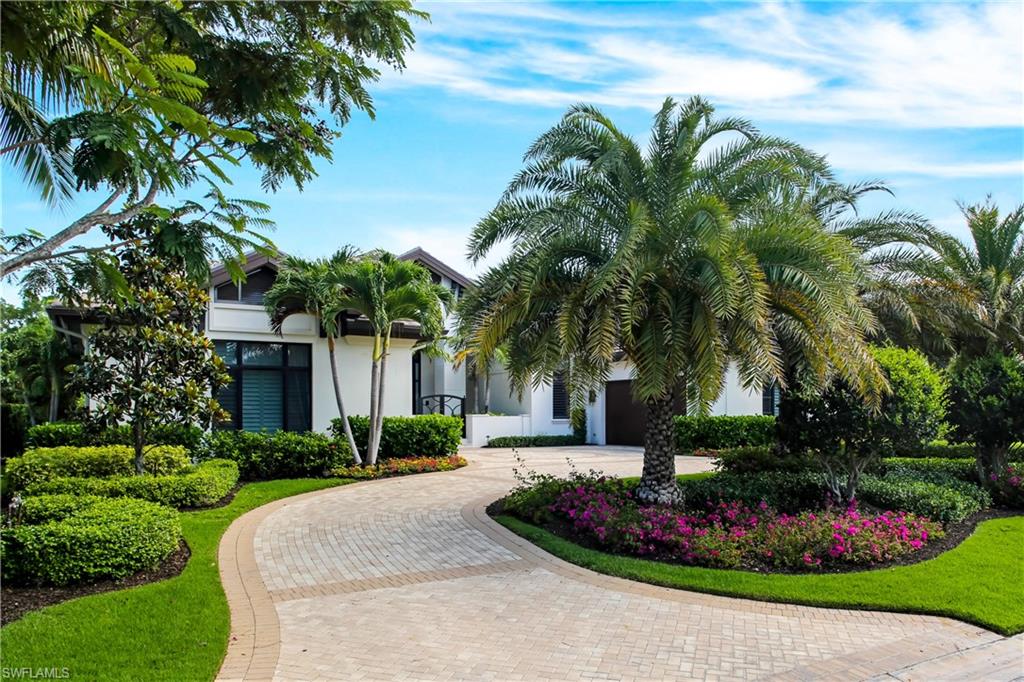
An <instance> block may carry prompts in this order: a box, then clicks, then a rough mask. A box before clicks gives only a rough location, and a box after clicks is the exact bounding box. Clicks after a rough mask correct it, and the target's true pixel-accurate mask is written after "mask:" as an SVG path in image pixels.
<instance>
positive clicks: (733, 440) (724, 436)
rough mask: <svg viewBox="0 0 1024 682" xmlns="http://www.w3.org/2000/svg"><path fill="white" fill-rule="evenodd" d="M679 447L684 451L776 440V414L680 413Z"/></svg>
mask: <svg viewBox="0 0 1024 682" xmlns="http://www.w3.org/2000/svg"><path fill="white" fill-rule="evenodd" d="M675 421H676V447H677V448H679V450H680V451H683V452H689V451H691V450H700V449H710V450H720V449H722V448H738V447H744V446H749V445H771V444H772V443H773V442H774V441H775V417H772V416H765V415H739V416H718V417H691V416H683V415H680V416H677V417H676V418H675Z"/></svg>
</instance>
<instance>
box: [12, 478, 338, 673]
mask: <svg viewBox="0 0 1024 682" xmlns="http://www.w3.org/2000/svg"><path fill="white" fill-rule="evenodd" d="M349 482H351V481H348V480H345V479H336V478H335V479H294V480H281V481H266V482H261V483H250V484H248V485H246V486H245V487H243V488H242V489H241V490H239V491H238V494H237V495H235V498H234V500H232V501H231V504H229V505H227V506H225V507H220V508H218V509H209V510H206V511H197V512H187V513H183V514H182V527H183V530H184V534H185V539H186V540H187V541H188V544H189V547H190V548H191V550H192V557H191V558H190V560H189V562H188V565H187V566H186V567H185V570H184V571H183V572H182V573H181V575H179V576H178V577H176V578H171V579H170V580H165V581H162V582H158V583H151V584H149V585H143V586H141V587H136V588H132V589H128V590H121V591H117V592H107V593H104V594H97V595H91V596H88V597H83V598H81V599H75V600H73V601H68V602H64V603H63V604H57V605H56V606H51V607H49V608H46V609H42V610H40V611H36V612H34V613H30V614H28V615H27V616H25V617H24V618H23V619H21V620H19V621H15V622H14V623H11V624H10V625H8V626H7V627H4V628H3V629H0V652H2V663H3V666H4V668H5V669H6V668H67V669H68V672H69V673H70V677H71V678H72V679H81V680H99V679H102V680H212V679H213V677H214V676H215V675H216V674H217V670H218V669H219V668H220V664H221V661H222V660H223V658H224V652H225V650H226V649H227V643H228V633H229V630H230V614H229V612H228V604H227V601H226V600H225V598H224V590H223V589H222V588H221V584H220V575H219V573H218V569H217V545H218V543H219V542H220V537H221V535H222V534H223V533H224V531H225V529H227V527H228V526H229V525H230V524H231V522H232V521H234V520H235V518H237V517H239V516H241V515H242V514H244V513H245V512H247V511H249V510H250V509H255V508H256V507H259V506H261V505H264V504H266V503H268V502H272V501H274V500H277V499H280V498H282V497H289V496H291V495H297V494H299V493H304V492H309V491H311V490H320V489H322V488H329V487H332V486H337V485H342V484H345V483H349Z"/></svg>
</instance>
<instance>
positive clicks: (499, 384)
mask: <svg viewBox="0 0 1024 682" xmlns="http://www.w3.org/2000/svg"><path fill="white" fill-rule="evenodd" d="M495 364H496V365H497V363H495ZM490 407H491V412H496V413H498V414H529V412H530V392H529V391H526V392H525V393H523V397H522V399H519V397H518V396H516V394H515V391H513V390H512V384H511V383H510V382H509V378H508V372H506V371H505V370H504V369H502V368H500V367H496V368H495V369H494V370H492V371H491V405H490Z"/></svg>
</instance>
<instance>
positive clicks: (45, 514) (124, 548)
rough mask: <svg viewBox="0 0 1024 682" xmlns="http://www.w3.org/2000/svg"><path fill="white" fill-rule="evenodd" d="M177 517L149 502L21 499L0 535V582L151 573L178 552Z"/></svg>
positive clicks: (78, 579) (55, 497) (39, 582)
mask: <svg viewBox="0 0 1024 682" xmlns="http://www.w3.org/2000/svg"><path fill="white" fill-rule="evenodd" d="M180 540H181V522H180V520H179V516H178V512H176V511H174V510H173V509H170V508H168V507H164V506H162V505H159V504H154V503H153V502H145V501H143V500H135V499H131V498H127V497H126V498H117V499H109V498H103V497H93V496H79V495H43V496H39V497H29V498H26V499H25V501H24V504H23V507H22V514H21V525H16V526H13V527H11V528H3V529H2V530H0V556H2V558H0V563H2V566H3V579H4V580H5V581H10V582H11V583H16V584H37V585H42V584H47V585H68V584H71V583H78V582H92V581H96V580H101V579H104V578H115V579H116V578H124V577H126V576H129V575H132V574H133V573H136V572H138V571H141V570H143V569H147V568H154V567H155V566H157V565H159V564H160V562H161V561H163V560H164V559H166V558H167V557H168V556H169V555H170V554H171V553H172V552H174V551H175V550H176V549H177V548H178V543H179V542H180Z"/></svg>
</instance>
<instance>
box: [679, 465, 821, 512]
mask: <svg viewBox="0 0 1024 682" xmlns="http://www.w3.org/2000/svg"><path fill="white" fill-rule="evenodd" d="M679 484H680V488H681V489H682V492H683V499H684V501H685V505H686V507H687V508H691V509H692V508H702V507H703V506H705V505H706V504H707V503H708V502H711V503H718V502H740V503H742V504H745V505H747V506H748V507H756V506H757V505H758V504H760V503H761V502H765V503H767V504H768V506H770V507H772V508H773V509H777V510H779V511H784V512H798V511H803V510H805V509H817V508H819V507H821V506H823V505H824V503H825V501H826V494H825V484H824V479H823V478H822V477H821V476H820V475H818V474H814V473H809V472H804V473H785V472H766V473H761V474H741V475H737V474H726V473H722V474H715V475H714V476H709V477H707V478H698V479H693V478H688V479H682V480H680V482H679Z"/></svg>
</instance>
